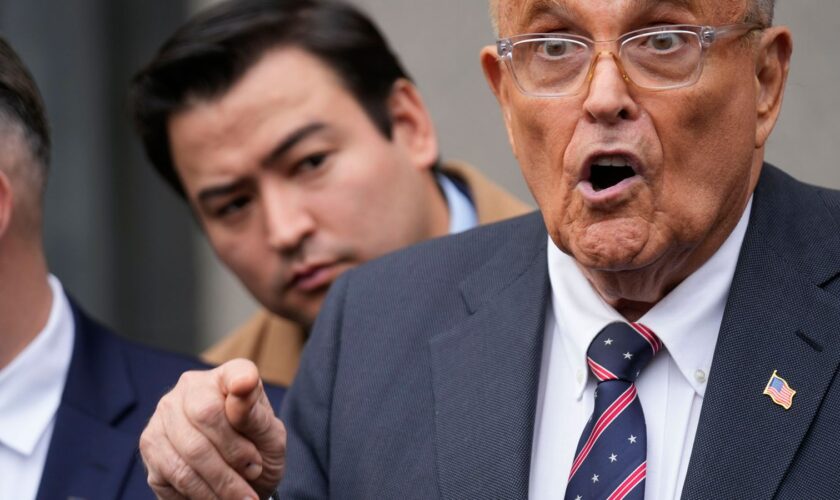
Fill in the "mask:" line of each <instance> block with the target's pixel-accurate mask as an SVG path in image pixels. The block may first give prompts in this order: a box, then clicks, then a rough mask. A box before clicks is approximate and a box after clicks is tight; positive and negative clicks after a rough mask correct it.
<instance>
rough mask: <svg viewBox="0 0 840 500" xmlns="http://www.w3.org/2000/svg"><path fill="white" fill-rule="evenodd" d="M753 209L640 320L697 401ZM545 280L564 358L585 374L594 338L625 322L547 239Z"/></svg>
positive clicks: (580, 383)
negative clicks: (694, 393) (695, 269)
mask: <svg viewBox="0 0 840 500" xmlns="http://www.w3.org/2000/svg"><path fill="white" fill-rule="evenodd" d="M751 210H752V198H750V200H749V202H748V203H747V207H746V208H745V210H744V213H743V214H741V219H740V220H739V221H738V224H737V225H736V226H735V229H733V231H732V232H731V233H730V234H729V236H728V237H727V239H726V241H724V243H723V245H721V247H720V248H719V249H718V250H717V251H716V252H715V253H714V255H712V257H711V258H710V259H709V260H707V261H706V262H705V263H704V264H703V265H702V266H701V267H700V268H699V269H697V271H695V272H694V273H692V274H691V275H690V276H689V277H688V278H686V279H685V280H683V282H682V283H680V284H679V285H678V286H677V287H676V288H674V290H672V291H671V292H670V293H669V294H668V295H666V296H665V297H664V298H663V299H662V300H660V301H659V302H658V303H657V304H656V305H654V306H653V308H651V309H650V311H648V312H647V313H646V314H645V315H644V316H642V318H640V319H639V322H640V323H643V324H645V325H646V326H648V327H649V328H650V329H651V330H653V331H654V332H655V333H656V334H657V335H658V336H659V338H660V339H661V340H662V343H663V344H664V345H665V348H666V349H667V350H668V353H669V354H670V356H671V358H672V359H673V360H674V362H675V363H676V365H677V367H678V368H679V370H680V372H681V373H682V375H683V377H685V379H686V380H687V381H688V383H689V384H690V385H691V387H692V388H694V390H695V392H696V393H697V394H698V395H699V396H700V397H702V396H703V395H704V394H705V389H706V384H705V381H706V380H707V379H708V377H709V370H710V368H711V364H712V355H713V354H714V349H715V344H716V343H717V336H718V332H719V330H720V325H721V322H722V321H723V311H724V308H725V305H726V299H727V297H728V296H729V288H730V286H731V284H732V278H733V277H734V275H735V267H736V265H737V262H738V254H739V252H740V249H741V244H742V243H743V241H744V235H745V234H746V230H747V224H748V221H749V215H750V212H751ZM548 275H549V280H550V282H551V289H552V307H553V311H554V316H555V319H556V322H557V328H558V329H559V333H560V339H561V342H563V343H564V349H563V350H564V351H565V352H566V355H567V356H568V359H566V360H565V361H566V362H568V363H569V364H570V366H571V367H572V368H573V370H575V372H576V371H577V370H581V369H582V370H583V373H587V374H588V373H589V369H588V368H587V364H586V351H587V349H588V348H589V344H590V343H591V342H592V339H594V338H595V336H596V335H597V334H598V332H600V331H601V329H602V328H604V327H605V326H606V325H608V324H609V323H611V322H614V321H625V320H624V318H623V317H622V316H621V315H620V314H619V313H618V312H617V311H616V310H615V309H613V308H612V307H611V306H610V305H609V304H607V303H606V302H605V301H604V300H603V299H602V298H601V296H600V295H598V293H597V292H596V291H595V289H594V288H593V287H592V285H591V284H590V283H589V281H588V280H587V279H586V277H585V276H584V275H583V272H582V271H581V270H580V268H578V266H577V264H576V263H575V261H574V259H572V258H571V257H570V256H568V255H566V254H565V253H563V252H561V251H560V250H559V249H558V248H557V247H556V246H555V245H554V243H553V242H552V241H551V238H549V239H548ZM701 372H702V373H701ZM588 377H589V375H587V378H588ZM585 387H586V379H583V380H579V381H578V384H577V387H576V388H577V397H578V398H580V397H581V396H582V395H583V391H584V389H585Z"/></svg>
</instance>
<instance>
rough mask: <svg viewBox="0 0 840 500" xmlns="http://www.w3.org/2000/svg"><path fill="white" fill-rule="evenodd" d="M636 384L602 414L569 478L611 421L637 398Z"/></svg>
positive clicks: (576, 459)
mask: <svg viewBox="0 0 840 500" xmlns="http://www.w3.org/2000/svg"><path fill="white" fill-rule="evenodd" d="M636 395H637V393H636V386H635V385H632V384H631V385H630V387H628V388H627V390H626V391H624V392H623V393H622V394H621V396H619V397H618V398H616V400H615V401H613V404H611V405H610V406H609V407H608V408H607V409H606V411H604V413H603V414H602V415H601V417H600V418H599V419H598V421H597V422H595V425H594V426H593V427H592V432H591V433H590V434H589V439H587V440H586V444H584V445H583V448H581V450H580V453H579V454H578V456H577V457H575V461H574V463H573V464H572V471H571V472H570V473H569V480H571V479H572V478H573V477H574V475H575V473H576V472H577V471H578V469H580V466H581V464H583V461H584V460H586V457H588V456H589V452H590V451H591V450H592V447H593V446H595V443H596V442H597V441H598V438H599V437H601V434H603V433H604V431H605V430H606V429H607V427H609V426H610V424H611V423H613V421H614V420H615V419H616V418H617V417H618V416H619V415H621V412H623V411H624V410H626V409H627V407H628V406H630V403H632V402H633V400H634V399H636Z"/></svg>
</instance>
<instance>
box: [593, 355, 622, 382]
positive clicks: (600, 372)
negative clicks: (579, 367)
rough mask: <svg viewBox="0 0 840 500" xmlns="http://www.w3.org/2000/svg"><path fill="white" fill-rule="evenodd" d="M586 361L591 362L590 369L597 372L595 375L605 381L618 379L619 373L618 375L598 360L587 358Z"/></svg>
mask: <svg viewBox="0 0 840 500" xmlns="http://www.w3.org/2000/svg"><path fill="white" fill-rule="evenodd" d="M586 362H587V363H589V369H590V370H592V373H594V374H595V376H596V377H597V378H598V380H600V381H604V380H617V379H618V375H616V374H615V373H613V372H611V371H609V370H607V369H606V368H605V367H604V366H602V365H600V364H598V362H597V361H595V360H594V359H592V358H586Z"/></svg>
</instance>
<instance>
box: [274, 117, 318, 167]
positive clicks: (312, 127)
mask: <svg viewBox="0 0 840 500" xmlns="http://www.w3.org/2000/svg"><path fill="white" fill-rule="evenodd" d="M326 127H327V125H326V124H325V123H322V122H314V123H310V124H308V125H304V126H302V127H300V128H298V129H297V130H295V131H294V132H292V133H291V134H289V135H288V136H286V138H285V139H283V140H282V141H280V143H279V144H277V146H275V147H274V149H272V150H271V152H270V153H268V154H267V155H265V158H263V159H262V161H260V164H261V165H262V166H263V167H266V166H269V165H271V164H272V163H274V162H275V161H277V159H278V158H281V157H282V156H283V155H284V154H286V153H288V152H289V150H290V149H292V148H293V147H295V145H296V144H298V143H299V142H300V141H302V140H304V139H306V138H307V137H309V136H310V135H312V134H314V133H316V132H319V131H321V130H323V129H325V128H326Z"/></svg>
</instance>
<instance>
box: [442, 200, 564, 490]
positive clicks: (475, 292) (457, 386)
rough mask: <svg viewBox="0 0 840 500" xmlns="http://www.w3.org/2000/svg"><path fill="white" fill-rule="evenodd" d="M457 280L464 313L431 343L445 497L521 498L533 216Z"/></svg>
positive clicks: (539, 322) (534, 275)
mask: <svg viewBox="0 0 840 500" xmlns="http://www.w3.org/2000/svg"><path fill="white" fill-rule="evenodd" d="M520 226H523V227H524V228H525V229H524V230H523V231H520V234H512V235H510V237H509V238H507V241H508V242H510V243H508V244H507V246H506V247H505V248H502V249H501V250H500V251H499V252H498V253H497V254H496V255H495V257H494V258H493V259H492V260H491V261H489V262H488V264H486V265H485V266H484V267H483V268H482V270H481V271H479V272H478V273H475V274H474V275H473V276H472V277H471V278H470V279H467V280H466V281H465V282H464V283H463V284H462V293H463V296H464V299H465V302H466V304H467V307H468V309H469V311H470V313H471V315H470V316H469V317H468V318H467V319H466V320H465V321H464V322H463V323H461V324H460V325H458V326H457V327H456V328H455V329H453V330H451V331H449V332H445V333H443V334H440V335H438V336H436V337H435V338H433V339H432V340H431V342H430V347H431V352H432V371H433V373H432V376H433V384H434V397H435V415H436V417H435V425H436V449H437V457H438V474H439V478H440V485H441V486H440V487H441V494H442V496H443V497H444V498H524V497H526V496H527V491H528V480H529V468H530V460H531V442H532V439H533V422H534V411H535V406H536V392H537V386H538V380H539V364H540V359H541V354H542V339H543V330H544V322H545V308H546V304H547V301H548V297H549V283H548V273H547V269H546V256H545V247H546V233H545V230H544V228H543V225H542V220H541V219H540V218H539V217H538V214H537V215H535V216H532V217H531V218H530V219H529V220H528V221H527V223H526V224H521V225H520Z"/></svg>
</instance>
